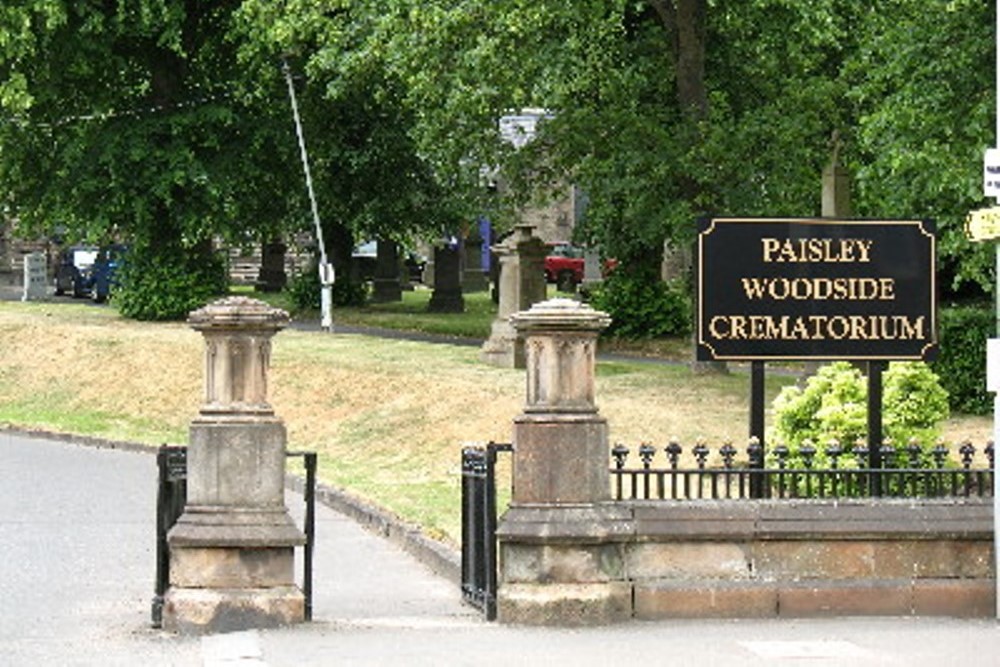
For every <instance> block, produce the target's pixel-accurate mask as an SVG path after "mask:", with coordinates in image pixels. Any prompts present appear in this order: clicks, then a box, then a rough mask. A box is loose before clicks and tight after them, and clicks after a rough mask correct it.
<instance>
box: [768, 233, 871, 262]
mask: <svg viewBox="0 0 1000 667" xmlns="http://www.w3.org/2000/svg"><path fill="white" fill-rule="evenodd" d="M760 243H761V256H762V257H763V260H764V262H766V263H768V264H770V263H771V262H800V263H811V262H812V263H824V264H846V263H868V262H870V261H871V251H872V246H873V245H874V244H875V241H874V240H872V239H814V238H810V239H776V238H762V239H761V240H760Z"/></svg>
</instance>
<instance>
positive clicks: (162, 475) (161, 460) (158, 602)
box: [152, 445, 170, 628]
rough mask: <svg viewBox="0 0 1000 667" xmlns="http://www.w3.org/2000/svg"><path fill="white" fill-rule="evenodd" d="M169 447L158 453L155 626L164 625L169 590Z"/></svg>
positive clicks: (154, 588)
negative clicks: (166, 596) (167, 516)
mask: <svg viewBox="0 0 1000 667" xmlns="http://www.w3.org/2000/svg"><path fill="white" fill-rule="evenodd" d="M166 449H167V447H166V445H162V446H160V449H159V451H157V453H156V467H157V471H158V475H157V485H156V581H155V583H154V584H153V592H154V595H153V608H152V620H153V627H154V628H159V627H162V626H163V594H164V593H166V591H167V580H168V578H169V577H170V562H169V561H168V560H167V558H168V552H167V528H166V516H165V514H166V512H165V507H166V504H167V451H166Z"/></svg>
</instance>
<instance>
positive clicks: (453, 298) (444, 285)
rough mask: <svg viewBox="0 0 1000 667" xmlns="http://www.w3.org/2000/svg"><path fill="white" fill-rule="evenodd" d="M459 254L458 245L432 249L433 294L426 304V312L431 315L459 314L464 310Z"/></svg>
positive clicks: (446, 245)
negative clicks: (429, 312)
mask: <svg viewBox="0 0 1000 667" xmlns="http://www.w3.org/2000/svg"><path fill="white" fill-rule="evenodd" d="M459 252H460V249H459V247H458V245H452V244H445V245H441V246H435V248H434V292H433V293H432V294H431V300H430V301H429V302H428V304H427V310H429V311H431V312H432V313H461V312H463V311H464V310H465V299H464V298H463V297H462V273H461V255H460V254H459Z"/></svg>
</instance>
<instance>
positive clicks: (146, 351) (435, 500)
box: [0, 304, 990, 539]
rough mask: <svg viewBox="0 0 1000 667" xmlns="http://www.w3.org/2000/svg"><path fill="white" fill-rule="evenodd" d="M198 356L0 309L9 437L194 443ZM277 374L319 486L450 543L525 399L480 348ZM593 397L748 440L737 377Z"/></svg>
mask: <svg viewBox="0 0 1000 667" xmlns="http://www.w3.org/2000/svg"><path fill="white" fill-rule="evenodd" d="M202 346H203V343H202V341H201V337H200V336H199V335H198V334H197V333H195V332H194V331H192V330H191V329H189V328H188V327H187V326H185V325H183V324H143V323H135V322H125V321H123V320H121V319H119V318H117V317H116V316H115V315H114V314H113V312H112V311H110V310H107V309H95V308H90V307H86V306H78V305H66V304H58V305H46V304H42V305H24V304H0V350H2V354H0V424H2V423H8V424H12V425H16V426H22V427H32V428H46V429H51V430H60V431H69V432H80V433H86V434H89V435H97V436H101V437H108V438H115V439H127V440H136V441H141V442H149V443H154V444H155V443H158V442H162V441H170V442H178V443H180V442H184V441H185V439H186V437H187V436H186V431H187V424H188V423H189V421H190V420H191V419H192V418H193V417H194V416H195V415H196V414H197V410H198V406H199V403H200V400H201V392H202V351H203V347H202ZM272 365H273V367H272V375H271V382H270V386H271V391H272V396H271V398H272V403H273V405H274V408H275V411H276V412H277V414H278V416H280V417H282V418H283V419H284V421H285V423H286V425H287V427H288V433H289V446H290V448H295V449H309V450H315V451H318V452H319V453H320V455H321V479H323V480H324V481H327V482H331V483H334V484H337V485H339V486H342V487H345V488H347V489H348V490H349V491H351V492H353V493H355V494H357V495H359V496H362V497H364V498H366V499H369V500H372V501H374V502H376V503H378V504H379V505H381V506H383V507H386V508H387V509H389V510H391V511H394V512H396V513H398V514H400V515H401V516H403V517H404V518H406V519H408V520H411V521H415V522H418V523H420V524H421V525H423V526H424V527H425V528H426V529H428V531H429V532H430V533H431V534H434V535H437V536H439V537H445V538H452V539H456V538H457V535H458V532H459V525H458V513H459V503H458V490H459V462H460V457H459V455H460V449H461V447H462V444H463V443H465V442H468V441H486V440H499V441H504V440H509V438H510V433H511V420H512V419H513V418H514V417H515V416H516V415H517V414H518V413H519V412H520V409H521V406H522V403H523V399H524V371H518V370H508V369H497V368H492V367H489V366H485V365H483V364H481V363H480V362H479V360H478V349H476V348H468V347H457V346H451V345H433V344H426V343H415V342H405V341H393V340H383V339H377V338H367V337H361V336H353V335H338V334H333V335H330V334H320V333H315V332H314V333H308V332H300V331H293V330H288V331H285V332H282V333H280V334H279V335H278V336H277V337H276V338H275V341H274V354H273V359H272ZM780 381H781V380H778V379H775V380H774V382H772V383H771V385H769V388H770V390H771V392H772V393H773V392H775V391H777V388H778V384H779V383H780ZM784 381H786V382H787V381H789V380H787V379H786V380H784ZM597 396H598V404H599V406H600V410H601V414H602V415H603V416H604V417H606V418H607V419H608V421H609V424H610V432H611V439H612V441H613V442H624V443H627V444H630V445H635V444H638V443H640V442H651V443H653V444H657V445H663V444H666V441H667V440H668V439H669V438H671V437H677V438H679V439H680V440H681V442H682V443H685V444H688V443H691V442H692V441H693V440H694V439H695V438H697V437H703V438H705V439H707V440H708V441H709V442H714V443H719V442H721V441H723V440H726V439H733V440H734V442H736V443H737V444H739V443H740V442H741V441H742V439H743V438H744V437H745V434H746V430H747V427H746V424H747V402H748V398H747V381H746V378H745V377H742V376H738V375H734V376H732V377H728V378H719V377H699V376H693V375H691V374H690V373H688V371H687V370H686V369H685V368H683V367H667V366H663V365H650V364H638V363H624V362H615V363H602V364H600V366H599V369H598V382H597ZM989 429H990V422H989V420H986V419H974V418H965V419H958V420H953V421H952V422H951V423H950V424H949V427H948V431H949V437H950V438H955V439H964V438H970V439H973V440H974V441H977V442H983V441H984V440H985V439H986V438H987V437H988V436H989Z"/></svg>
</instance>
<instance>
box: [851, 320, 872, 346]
mask: <svg viewBox="0 0 1000 667" xmlns="http://www.w3.org/2000/svg"><path fill="white" fill-rule="evenodd" d="M850 320H851V340H868V331H866V330H865V325H866V324H867V323H866V322H865V318H864V317H862V316H861V315H851V317H850Z"/></svg>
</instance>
